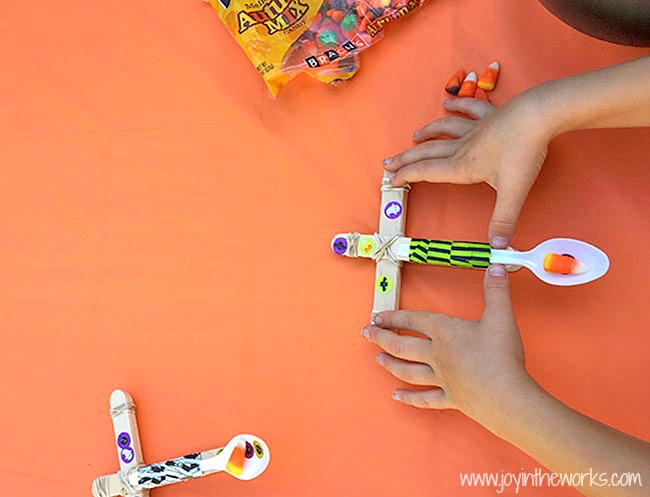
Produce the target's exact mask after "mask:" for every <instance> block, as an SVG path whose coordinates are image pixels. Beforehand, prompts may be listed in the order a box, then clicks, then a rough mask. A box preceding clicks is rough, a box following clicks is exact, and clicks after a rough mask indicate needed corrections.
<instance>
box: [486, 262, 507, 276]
mask: <svg viewBox="0 0 650 497" xmlns="http://www.w3.org/2000/svg"><path fill="white" fill-rule="evenodd" d="M488 273H490V275H491V276H496V277H497V278H503V277H504V276H505V275H506V270H505V268H504V267H503V266H501V265H499V264H492V265H491V266H490V267H489V268H488Z"/></svg>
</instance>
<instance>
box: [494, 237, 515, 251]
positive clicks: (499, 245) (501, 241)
mask: <svg viewBox="0 0 650 497" xmlns="http://www.w3.org/2000/svg"><path fill="white" fill-rule="evenodd" d="M509 242H510V240H508V239H507V238H506V237H505V236H493V237H492V242H491V243H490V244H491V245H492V247H494V248H496V249H504V248H508V243H509Z"/></svg>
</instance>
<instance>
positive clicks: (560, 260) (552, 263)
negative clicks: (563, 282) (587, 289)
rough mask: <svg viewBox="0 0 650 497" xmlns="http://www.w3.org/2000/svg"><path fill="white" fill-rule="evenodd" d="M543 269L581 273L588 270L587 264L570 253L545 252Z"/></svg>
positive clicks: (555, 271) (554, 271)
mask: <svg viewBox="0 0 650 497" xmlns="http://www.w3.org/2000/svg"><path fill="white" fill-rule="evenodd" d="M544 271H546V272H547V273H560V274H582V273H586V272H587V271H589V266H587V265H586V264H585V263H584V262H580V261H579V260H578V259H576V258H575V257H573V256H571V255H560V254H546V255H545V256H544Z"/></svg>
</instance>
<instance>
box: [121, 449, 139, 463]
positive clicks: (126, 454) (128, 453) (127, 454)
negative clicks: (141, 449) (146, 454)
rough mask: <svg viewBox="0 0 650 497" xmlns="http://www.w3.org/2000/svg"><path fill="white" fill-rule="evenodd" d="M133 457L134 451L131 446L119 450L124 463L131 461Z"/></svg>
mask: <svg viewBox="0 0 650 497" xmlns="http://www.w3.org/2000/svg"><path fill="white" fill-rule="evenodd" d="M134 457H135V452H134V451H133V449H132V448H131V447H126V448H125V449H122V450H120V459H122V461H124V462H125V463H126V464H129V463H130V462H131V461H133V458H134Z"/></svg>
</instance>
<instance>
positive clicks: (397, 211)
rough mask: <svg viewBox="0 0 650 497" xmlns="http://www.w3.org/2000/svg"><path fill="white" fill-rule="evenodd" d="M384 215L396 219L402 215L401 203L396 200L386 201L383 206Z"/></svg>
mask: <svg viewBox="0 0 650 497" xmlns="http://www.w3.org/2000/svg"><path fill="white" fill-rule="evenodd" d="M384 215H385V216H386V217H387V218H388V219H397V218H398V217H400V216H401V215H402V204H400V203H399V202H396V201H392V202H388V203H387V204H386V207H384Z"/></svg>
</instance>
